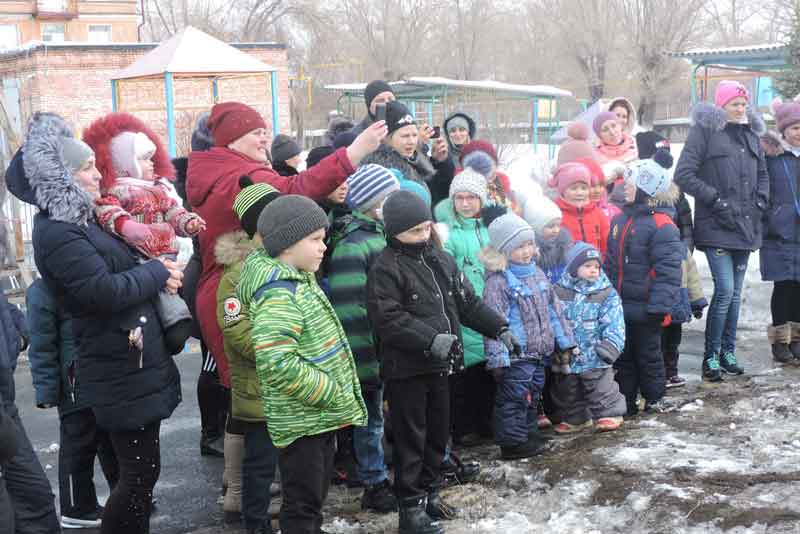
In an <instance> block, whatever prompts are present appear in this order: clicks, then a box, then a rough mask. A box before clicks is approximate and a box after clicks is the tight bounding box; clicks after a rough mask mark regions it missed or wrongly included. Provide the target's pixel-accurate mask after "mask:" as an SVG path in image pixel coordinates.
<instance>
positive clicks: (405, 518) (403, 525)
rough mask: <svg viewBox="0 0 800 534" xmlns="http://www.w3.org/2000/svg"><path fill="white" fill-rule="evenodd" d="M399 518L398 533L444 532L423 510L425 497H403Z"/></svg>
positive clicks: (428, 533) (439, 533) (435, 533)
mask: <svg viewBox="0 0 800 534" xmlns="http://www.w3.org/2000/svg"><path fill="white" fill-rule="evenodd" d="M399 518H400V521H399V528H398V531H399V533H400V534H444V529H443V528H442V527H440V526H439V525H437V524H435V523H434V522H433V520H432V519H431V516H429V515H428V514H427V512H425V497H412V498H410V499H403V500H402V501H401V502H400V514H399Z"/></svg>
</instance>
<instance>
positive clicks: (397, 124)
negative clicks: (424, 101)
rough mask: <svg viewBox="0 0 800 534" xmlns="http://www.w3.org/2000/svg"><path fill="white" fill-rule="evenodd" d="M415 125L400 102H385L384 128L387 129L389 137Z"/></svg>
mask: <svg viewBox="0 0 800 534" xmlns="http://www.w3.org/2000/svg"><path fill="white" fill-rule="evenodd" d="M412 124H416V123H415V122H414V117H412V116H411V112H410V111H408V108H407V107H405V106H404V105H403V104H401V103H400V102H397V101H394V102H387V103H386V126H387V128H389V135H392V134H393V133H394V132H396V131H397V130H399V129H400V128H402V127H403V126H409V125H412Z"/></svg>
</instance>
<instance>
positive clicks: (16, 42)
mask: <svg viewBox="0 0 800 534" xmlns="http://www.w3.org/2000/svg"><path fill="white" fill-rule="evenodd" d="M0 28H4V29H5V28H13V29H14V43H13V44H10V43H9V45H8V46H6V44H7V43H4V42H3V41H2V40H0V49H3V48H15V47H17V46H19V25H17V24H0Z"/></svg>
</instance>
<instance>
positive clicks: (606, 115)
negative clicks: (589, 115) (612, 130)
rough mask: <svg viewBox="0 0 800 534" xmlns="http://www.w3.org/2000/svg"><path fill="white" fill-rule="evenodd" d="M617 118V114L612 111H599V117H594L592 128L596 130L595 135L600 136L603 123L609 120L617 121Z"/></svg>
mask: <svg viewBox="0 0 800 534" xmlns="http://www.w3.org/2000/svg"><path fill="white" fill-rule="evenodd" d="M615 120H617V114H616V113H613V112H611V111H603V112H602V113H598V114H597V117H595V118H594V120H593V121H592V129H593V130H594V133H595V135H597V137H600V132H601V131H602V130H603V125H604V124H605V123H606V122H608V121H615Z"/></svg>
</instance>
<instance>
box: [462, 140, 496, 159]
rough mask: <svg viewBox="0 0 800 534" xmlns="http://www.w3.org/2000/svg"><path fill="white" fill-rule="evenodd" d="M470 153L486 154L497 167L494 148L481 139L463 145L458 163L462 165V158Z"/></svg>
mask: <svg viewBox="0 0 800 534" xmlns="http://www.w3.org/2000/svg"><path fill="white" fill-rule="evenodd" d="M472 152H486V153H487V154H489V156H490V157H491V158H492V159H493V160H494V164H495V165H497V151H496V150H495V149H494V147H493V146H492V144H491V143H490V142H489V141H484V140H483V139H476V140H475V141H470V142H469V143H467V144H466V145H464V148H462V149H461V157H460V159H459V163H462V164H463V162H464V157H466V156H467V155H469V154H470V153H472Z"/></svg>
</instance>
